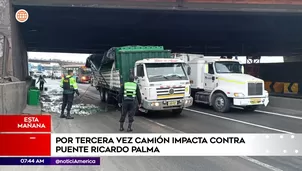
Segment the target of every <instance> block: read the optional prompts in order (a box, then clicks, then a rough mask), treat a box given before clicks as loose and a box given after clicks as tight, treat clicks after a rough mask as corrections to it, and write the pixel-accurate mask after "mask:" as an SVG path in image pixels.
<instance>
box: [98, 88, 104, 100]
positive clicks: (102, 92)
mask: <svg viewBox="0 0 302 171" xmlns="http://www.w3.org/2000/svg"><path fill="white" fill-rule="evenodd" d="M99 91H100V99H101V102H104V101H105V94H104V93H105V92H104V89H103V88H100V89H99Z"/></svg>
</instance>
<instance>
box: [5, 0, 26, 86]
mask: <svg viewBox="0 0 302 171" xmlns="http://www.w3.org/2000/svg"><path fill="white" fill-rule="evenodd" d="M0 16H1V17H0V32H1V33H3V34H4V35H5V36H6V37H7V38H8V40H9V46H10V50H9V54H7V55H8V56H7V57H8V60H7V62H6V68H7V70H8V72H7V74H8V75H9V76H14V77H17V78H18V79H20V80H22V81H23V80H25V78H26V76H28V64H27V61H28V58H27V51H26V46H25V43H24V41H23V37H22V35H21V33H20V29H19V26H20V23H18V22H17V21H16V19H15V11H14V10H13V7H12V4H11V2H10V1H9V0H0ZM0 66H2V59H0ZM0 69H1V71H2V68H0Z"/></svg>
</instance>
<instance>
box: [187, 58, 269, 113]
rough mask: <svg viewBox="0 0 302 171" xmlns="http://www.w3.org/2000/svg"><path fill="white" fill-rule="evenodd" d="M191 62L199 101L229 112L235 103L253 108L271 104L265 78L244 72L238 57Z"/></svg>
mask: <svg viewBox="0 0 302 171" xmlns="http://www.w3.org/2000/svg"><path fill="white" fill-rule="evenodd" d="M187 64H188V66H187V67H186V70H187V73H188V75H189V78H190V83H191V91H192V92H191V95H192V97H193V98H194V102H195V103H204V104H209V105H210V106H213V107H214V109H215V110H216V111H218V112H228V111H229V110H230V108H231V106H239V107H243V109H244V110H247V111H253V110H255V109H256V108H257V107H258V106H267V104H268V103H269V98H268V92H267V91H266V90H265V89H264V81H263V80H261V79H259V78H256V77H253V76H251V75H247V74H244V66H243V65H242V64H241V63H240V62H239V61H238V60H235V59H207V58H203V57H202V58H194V59H192V60H189V61H187Z"/></svg>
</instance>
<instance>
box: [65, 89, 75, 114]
mask: <svg viewBox="0 0 302 171" xmlns="http://www.w3.org/2000/svg"><path fill="white" fill-rule="evenodd" d="M73 97H74V94H73V93H72V94H63V104H62V111H64V110H65V108H66V106H67V112H68V111H70V110H71V107H72V104H73Z"/></svg>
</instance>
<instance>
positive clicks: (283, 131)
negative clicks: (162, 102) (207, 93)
mask: <svg viewBox="0 0 302 171" xmlns="http://www.w3.org/2000/svg"><path fill="white" fill-rule="evenodd" d="M184 110H187V111H191V112H195V113H199V114H202V115H207V116H212V117H215V118H220V119H224V120H229V121H233V122H237V123H241V124H245V125H250V126H254V127H258V128H263V129H268V130H272V131H277V132H282V133H286V134H294V133H293V132H289V131H285V130H281V129H276V128H271V127H267V126H263V125H258V124H254V123H250V122H245V121H241V120H237V119H232V118H228V117H223V116H218V115H214V114H211V113H207V112H201V111H197V110H193V109H188V108H185V109H184Z"/></svg>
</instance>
